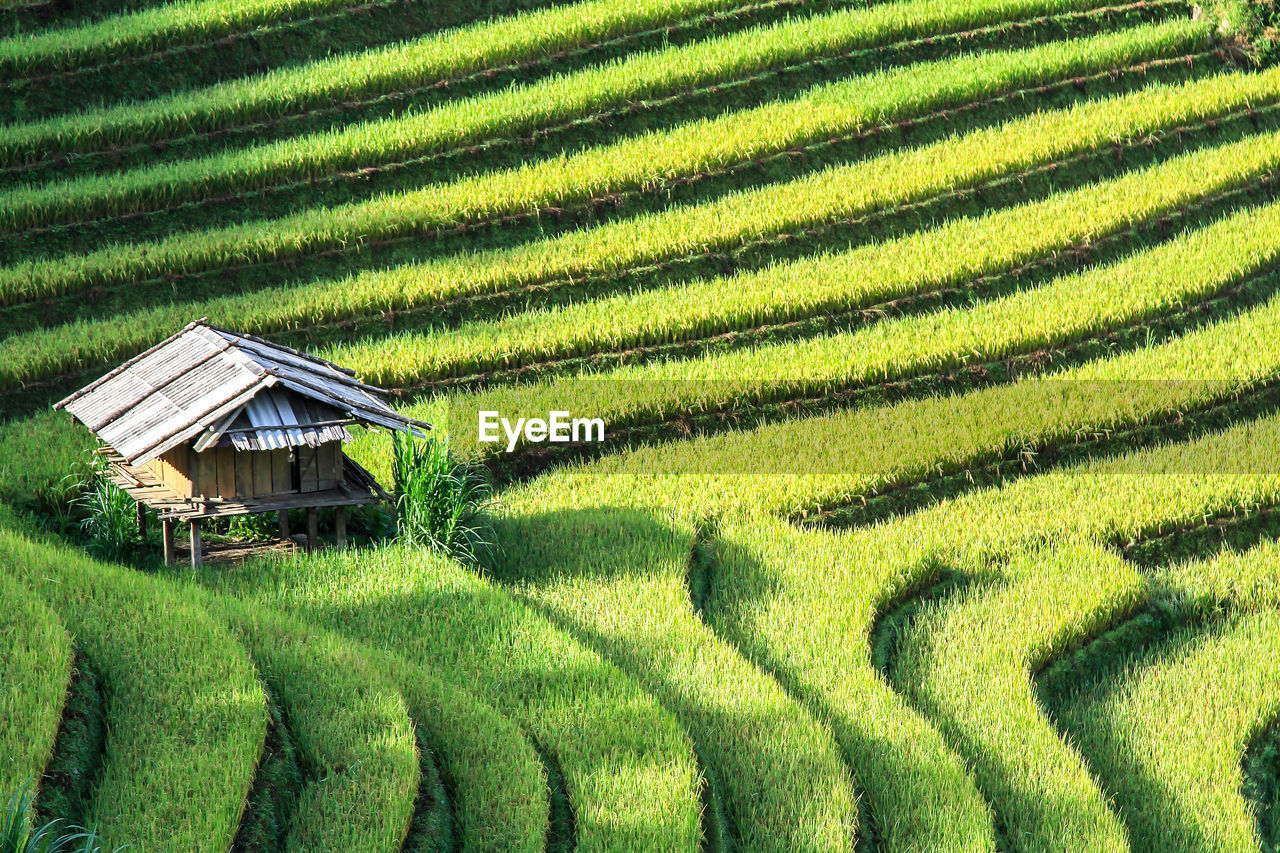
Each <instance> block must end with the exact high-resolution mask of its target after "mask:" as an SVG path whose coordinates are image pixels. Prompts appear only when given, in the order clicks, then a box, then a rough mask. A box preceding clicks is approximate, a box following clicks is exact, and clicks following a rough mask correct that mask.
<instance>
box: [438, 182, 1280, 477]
mask: <svg viewBox="0 0 1280 853" xmlns="http://www.w3.org/2000/svg"><path fill="white" fill-rule="evenodd" d="M1278 234H1280V205H1274V204H1273V205H1268V206H1265V207H1261V208H1256V209H1246V210H1243V211H1240V212H1238V213H1235V214H1233V215H1231V216H1229V217H1226V218H1223V219H1221V220H1219V221H1217V222H1215V223H1213V224H1211V225H1209V226H1206V227H1204V228H1201V229H1197V230H1194V231H1191V232H1189V233H1188V234H1185V235H1183V236H1180V237H1178V238H1176V239H1174V240H1171V241H1169V242H1167V243H1163V244H1160V245H1157V246H1156V247H1154V248H1151V249H1148V250H1145V251H1141V252H1137V253H1134V254H1132V255H1129V256H1127V257H1125V258H1123V259H1121V260H1120V261H1118V262H1116V263H1113V264H1110V265H1107V266H1102V267H1097V268H1093V269H1090V270H1087V271H1085V272H1081V273H1075V274H1071V275H1067V276H1063V277H1060V278H1057V279H1055V280H1053V281H1051V282H1049V283H1048V284H1045V285H1043V286H1041V287H1037V288H1034V289H1031V290H1027V291H1021V292H1017V293H1014V294H1012V295H1008V296H1004V297H1001V298H998V299H994V300H991V301H989V302H981V303H978V304H976V305H974V306H972V307H970V308H967V309H955V308H948V309H944V310H941V311H937V312H934V313H931V314H924V315H920V316H910V317H904V318H900V319H894V320H888V321H885V322H882V323H878V324H876V325H872V326H869V327H865V328H861V329H857V330H855V331H852V332H848V333H843V334H835V335H829V336H825V337H821V338H814V339H810V340H805V341H800V342H791V343H775V344H767V345H761V346H758V347H754V348H751V349H745V350H735V351H731V352H729V353H725V354H713V355H709V356H706V357H703V358H699V359H690V360H684V361H663V362H657V363H655V364H652V365H642V366H637V367H624V368H620V369H618V370H614V371H611V372H608V373H605V374H601V375H600V378H598V379H597V378H589V379H587V380H586V381H584V380H582V379H578V378H566V379H562V380H553V381H547V382H539V383H532V384H527V385H520V386H513V387H508V388H497V389H492V390H482V391H478V392H472V393H467V394H457V395H454V396H452V397H450V398H449V405H450V407H451V409H452V412H453V416H454V418H455V420H454V423H455V424H462V425H464V428H463V429H461V430H458V433H457V435H456V436H455V437H456V440H457V441H458V442H460V443H461V445H462V447H463V448H465V450H467V451H469V450H470V449H471V448H473V447H474V448H475V449H476V451H478V452H480V453H483V454H485V455H490V456H491V455H493V454H494V453H497V452H501V451H503V450H505V449H506V445H505V443H499V444H483V445H482V444H478V443H477V442H476V433H475V431H474V426H473V425H474V423H475V415H474V413H475V412H479V411H486V410H488V411H498V412H502V413H503V414H504V416H505V417H509V418H514V417H535V416H536V414H535V413H537V412H540V411H541V412H545V411H546V401H547V400H548V399H551V400H555V401H556V406H557V407H559V408H561V409H564V410H567V411H570V412H574V413H580V412H591V413H592V417H601V418H604V419H605V421H606V422H607V423H608V424H610V425H613V426H615V427H616V426H620V425H626V424H643V423H653V422H657V421H662V420H665V419H667V418H671V417H677V416H679V415H680V413H682V412H686V411H706V410H714V409H721V408H732V407H734V406H740V405H743V404H747V405H760V404H763V403H769V402H774V401H778V400H786V399H790V398H792V397H798V396H804V397H815V396H820V395H824V394H828V393H830V392H832V391H833V390H836V389H840V388H849V387H858V386H869V385H874V384H875V383H880V382H886V381H891V380H900V379H903V378H908V377H912V376H920V375H927V374H931V373H937V372H941V371H946V370H953V369H956V368H960V367H963V366H964V365H966V364H985V363H990V362H995V361H999V360H1001V359H1004V358H1007V357H1010V356H1013V355H1016V354H1020V353H1030V352H1037V351H1042V350H1048V349H1052V348H1055V347H1062V346H1064V345H1067V344H1071V343H1072V342H1075V341H1079V340H1084V339H1089V338H1092V337H1095V336H1098V335H1102V334H1105V333H1106V332H1108V331H1111V330H1114V329H1119V328H1124V327H1126V326H1129V325H1133V324H1136V323H1139V322H1142V321H1144V320H1148V319H1150V318H1152V317H1158V316H1160V315H1162V314H1166V313H1168V312H1171V311H1174V310H1176V309H1178V308H1180V307H1182V306H1184V305H1188V304H1196V303H1198V302H1201V301H1203V300H1205V299H1208V298H1210V297H1212V296H1213V295H1215V294H1216V293H1218V292H1220V291H1222V290H1223V289H1225V288H1227V287H1229V286H1230V285H1232V284H1236V283H1238V282H1241V281H1243V280H1245V279H1247V278H1249V277H1250V276H1252V275H1255V274H1257V273H1258V272H1260V271H1262V270H1264V269H1266V268H1269V267H1270V266H1271V265H1272V264H1273V263H1274V261H1275V259H1276V248H1275V247H1276V238H1277V235H1278ZM833 269H834V267H833ZM835 274H838V273H835ZM801 278H803V276H802V277H801ZM852 278H853V280H855V281H856V280H858V278H857V276H856V274H855V275H854V276H852ZM464 452H465V451H464Z"/></svg>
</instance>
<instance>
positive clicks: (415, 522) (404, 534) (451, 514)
mask: <svg viewBox="0 0 1280 853" xmlns="http://www.w3.org/2000/svg"><path fill="white" fill-rule="evenodd" d="M392 442H393V449H392V459H391V475H392V479H393V482H394V488H395V515H396V535H397V538H398V539H399V540H400V541H402V542H405V543H407V544H410V545H415V546H418V547H422V548H427V549H429V550H432V551H435V552H437V553H439V554H443V555H444V556H446V557H451V558H452V559H455V560H457V561H458V562H460V563H464V564H466V565H479V564H480V562H481V560H482V559H483V558H484V557H486V556H487V555H488V554H490V553H491V552H492V550H493V547H494V535H493V529H492V525H491V523H490V520H489V513H490V510H492V509H493V507H494V501H493V488H492V486H491V485H490V484H489V481H488V480H487V479H486V478H485V476H484V475H483V474H482V473H481V472H480V471H479V470H478V469H477V468H474V467H472V466H470V465H468V464H467V463H466V462H464V461H462V460H459V459H458V458H457V457H456V456H455V455H454V454H453V451H451V450H450V449H449V445H448V444H447V443H446V442H444V441H439V440H434V439H429V440H428V441H427V442H426V443H424V444H419V443H417V442H415V441H414V440H413V439H412V438H409V437H404V436H401V435H400V434H399V433H396V434H394V435H393V437H392Z"/></svg>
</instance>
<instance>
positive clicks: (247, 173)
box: [0, 21, 1269, 240]
mask: <svg viewBox="0 0 1280 853" xmlns="http://www.w3.org/2000/svg"><path fill="white" fill-rule="evenodd" d="M1205 38H1206V31H1205V27H1204V26H1203V25H1202V24H1201V23H1200V22H1194V21H1172V22H1168V23H1165V24H1158V25H1150V26H1141V27H1135V28H1132V29H1129V30H1125V31H1122V32H1119V33H1115V34H1106V35H1101V36H1096V37H1093V38H1089V39H1081V40H1078V41H1066V42H1058V43H1051V44H1046V45H1042V46H1038V47H1034V48H1029V49H1026V50H1018V51H1003V52H993V53H988V54H981V55H976V56H973V55H971V56H962V57H959V58H957V59H953V60H943V61H939V62H933V63H928V64H922V65H916V66H911V67H909V68H904V69H894V70H888V71H884V72H879V73H876V74H871V75H867V76H863V77H857V78H854V79H852V80H848V81H840V82H834V83H829V84H824V85H820V86H817V87H815V88H814V89H812V90H810V91H808V92H806V93H804V94H803V95H801V96H800V97H797V98H793V99H789V100H784V101H778V102H772V103H768V104H766V105H764V106H761V107H758V108H755V109H750V110H744V111H742V112H738V113H731V114H729V115H726V116H722V117H719V118H715V119H709V120H703V121H695V122H690V123H687V124H684V125H681V126H679V127H677V128H675V129H672V130H669V131H656V132H652V133H648V134H644V135H642V136H638V137H634V138H630V139H624V140H621V141H619V142H616V143H614V144H612V145H609V146H606V147H603V148H601V149H598V150H588V151H584V152H581V153H578V154H573V155H567V156H562V157H558V158H554V159H550V160H546V161H542V162H536V163H533V164H530V165H527V166H525V167H522V168H518V169H512V170H508V171H503V172H498V173H495V174H488V175H481V176H478V177H474V178H470V179H464V180H460V181H456V182H453V183H449V184H442V185H430V186H428V187H425V188H423V189H421V190H413V191H409V192H405V193H399V194H395V195H390V196H386V197H382V198H377V199H374V200H373V201H371V202H365V203H362V205H361V204H360V203H358V204H356V205H349V206H347V207H346V208H336V209H334V210H332V211H329V212H327V213H324V214H322V213H320V212H319V211H314V210H313V211H307V212H305V213H302V214H299V215H298V216H295V217H291V219H293V220H294V221H299V220H303V221H307V222H308V224H309V226H310V230H315V229H316V228H317V226H318V225H319V223H318V222H317V221H316V219H317V217H321V218H328V217H336V218H337V222H341V221H343V220H349V218H350V216H351V215H352V214H354V213H356V212H357V211H361V210H362V209H363V210H364V211H365V215H366V216H369V215H370V214H373V215H374V216H375V217H376V219H377V220H381V222H380V224H381V226H382V227H381V228H380V229H379V230H382V231H384V233H385V232H386V231H387V230H388V227H389V226H390V227H395V226H396V224H397V223H398V229H397V230H400V231H401V232H403V229H404V228H405V227H407V226H409V224H410V222H412V226H413V228H414V230H421V229H423V228H426V227H431V226H432V225H443V224H447V223H449V222H461V221H475V220H479V219H486V218H494V217H497V216H501V215H503V214H507V213H513V212H517V211H527V210H533V209H536V208H538V207H543V206H547V205H552V204H557V205H561V204H566V203H572V202H580V201H585V200H587V199H590V198H593V197H596V196H601V195H605V194H609V193H616V192H621V191H627V190H638V189H643V188H646V187H648V188H653V187H655V186H659V185H661V184H663V183H665V182H667V181H671V180H674V179H678V178H680V177H684V176H688V175H693V174H699V173H702V172H707V171H712V170H716V169H723V168H725V167H727V166H729V165H731V164H734V163H738V162H741V161H742V160H744V159H749V158H753V157H760V156H762V155H764V154H767V153H771V152H779V151H785V150H787V149H789V148H793V147H796V146H802V145H804V144H806V143H811V142H814V141H817V140H823V139H827V138H829V137H832V136H836V135H840V134H848V133H850V132H853V131H856V130H858V129H860V128H866V127H871V126H875V125H877V124H880V123H882V122H886V121H893V120H895V119H901V118H906V117H909V116H913V115H919V114H921V113H925V112H928V111H930V110H937V109H941V108H945V107H948V106H959V105H962V104H965V103H968V102H970V101H973V100H977V99H980V98H982V97H987V96H990V95H993V94H997V93H999V92H1007V91H1010V90H1014V89H1018V88H1020V87H1023V86H1028V85H1033V84H1038V83H1046V82H1049V81H1051V80H1055V79H1059V78H1061V77H1062V76H1064V75H1068V74H1077V75H1078V74H1088V73H1090V72H1098V71H1104V70H1108V69H1111V68H1114V67H1116V66H1122V65H1128V64H1130V63H1133V62H1136V61H1140V60H1151V59H1157V58H1161V57H1170V56H1176V55H1179V54H1182V53H1185V52H1187V51H1188V50H1192V49H1195V48H1196V47H1197V46H1202V45H1203V44H1204V42H1205ZM661 67H666V66H665V65H663V66H661ZM611 68H612V69H614V73H619V71H618V69H625V68H626V66H625V64H624V65H617V66H611ZM584 73H586V72H584ZM1259 79H1263V78H1259ZM1267 79H1269V78H1267ZM555 85H560V86H564V87H565V88H564V90H563V91H562V92H559V93H558V94H557V95H556V96H554V97H552V96H549V95H547V94H546V93H545V92H543V91H539V93H538V95H537V97H536V98H534V100H533V101H532V102H531V103H539V104H540V103H544V102H550V103H555V102H559V101H563V100H564V99H566V98H571V99H575V100H576V99H578V98H583V97H587V96H588V94H589V93H590V92H591V91H592V89H593V88H594V87H592V86H587V85H585V84H583V82H582V81H579V80H575V79H574V78H573V77H569V78H566V79H565V80H563V81H558V80H557V79H552V80H548V81H545V82H543V83H538V84H534V85H533V86H531V87H529V89H530V91H534V90H537V89H538V87H547V86H555ZM1212 88H1213V87H1212V86H1211V87H1210V89H1212ZM522 92H524V90H521V89H514V90H511V94H509V95H494V96H490V98H491V100H490V101H481V102H479V103H476V102H472V101H460V102H458V103H457V104H447V105H444V106H442V107H439V108H438V109H436V110H431V111H428V112H426V113H423V114H421V115H420V116H409V117H405V118H398V119H389V120H386V121H380V122H372V123H365V124H360V125H355V126H353V127H351V128H347V129H343V130H340V131H335V132H332V133H324V134H316V135H311V136H305V137H302V138H300V139H296V140H284V141H281V142H277V143H272V144H269V145H266V146H263V147H261V148H260V149H248V150H246V151H244V152H238V151H236V152H229V153H226V154H221V155H217V156H215V157H211V158H204V159H198V160H192V161H188V162H181V163H174V164H164V165H160V166H156V167H155V168H153V169H146V168H144V169H140V170H134V171H130V172H125V173H123V174H120V175H105V176H92V177H85V178H81V179H78V180H74V181H69V182H66V183H62V184H59V185H57V186H56V187H43V188H41V187H36V188H23V189H16V190H13V191H10V192H6V193H4V194H0V228H2V229H4V230H6V231H21V230H23V229H28V228H36V227H40V226H47V225H52V224H58V223H64V224H65V223H74V222H77V221H78V220H81V219H84V218H93V217H111V216H117V215H122V214H126V213H129V212H133V211H138V210H145V209H147V208H149V207H154V206H157V205H159V206H169V205H173V204H177V203H183V202H191V201H198V200H200V199H202V198H205V197H207V196H209V195H221V194H224V193H226V192H230V191H244V190H252V189H255V188H262V187H267V186H277V185H279V184H281V183H284V182H288V181H302V182H306V181H310V180H312V179H314V178H316V177H319V176H322V175H324V174H328V173H330V172H332V171H334V170H337V169H343V168H356V167H359V166H362V165H373V164H380V163H386V162H388V161H394V160H397V159H403V158H404V157H406V156H410V155H421V154H423V153H426V152H430V151H439V150H445V149H447V148H449V147H452V146H455V145H457V144H459V143H460V142H465V141H467V140H469V139H473V138H474V137H472V136H469V135H468V134H469V133H472V132H473V131H470V130H468V128H470V127H472V126H473V123H475V124H478V125H480V126H482V127H483V126H486V122H485V118H484V116H485V114H486V113H487V112H490V111H492V113H493V114H494V115H495V116H499V117H505V118H506V120H510V117H512V116H519V115H521V114H522V113H523V112H525V111H527V110H528V109H531V107H529V106H528V105H525V106H519V107H514V108H513V107H512V106H508V105H506V104H504V103H502V100H503V99H504V98H507V99H511V98H516V97H518V96H519V95H520V94H521V93H522ZM491 103H492V104H493V105H492V106H490V104H491ZM1167 108H1168V105H1167V104H1166V109H1167ZM513 109H514V111H513ZM1190 111H1191V112H1192V113H1193V114H1195V113H1199V114H1202V115H1203V114H1210V113H1212V112H1213V111H1214V106H1212V105H1211V103H1204V104H1196V105H1195V106H1193V107H1191V110H1190ZM569 112H573V108H570V110H569ZM490 121H492V120H490ZM489 127H490V130H489V131H486V133H492V132H493V131H494V130H496V128H495V127H493V126H492V125H489ZM974 165H977V164H974ZM258 228H259V226H256V225H255V226H254V227H253V229H251V230H255V231H256V230H258ZM243 229H244V227H241V230H243ZM231 230H235V229H234V228H233V229H229V231H231ZM213 233H215V234H216V233H217V232H213ZM228 233H229V232H228ZM393 233H394V232H393ZM205 239H206V240H207V239H208V236H206V237H205Z"/></svg>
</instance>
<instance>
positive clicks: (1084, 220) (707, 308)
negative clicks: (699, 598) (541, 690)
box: [328, 134, 1280, 386]
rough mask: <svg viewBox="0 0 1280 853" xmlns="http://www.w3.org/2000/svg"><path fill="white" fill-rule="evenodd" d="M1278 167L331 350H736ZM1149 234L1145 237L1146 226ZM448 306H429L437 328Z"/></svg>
mask: <svg viewBox="0 0 1280 853" xmlns="http://www.w3.org/2000/svg"><path fill="white" fill-rule="evenodd" d="M1278 166H1280V135H1276V134H1270V135H1266V136H1259V137H1253V138H1250V139H1247V140H1245V141H1243V142H1240V143H1236V144H1233V145H1228V146H1225V147H1223V148H1218V149H1212V150H1207V151H1201V152H1197V153H1195V154H1192V155H1188V156H1184V157H1178V158H1174V159H1172V160H1170V161H1168V162H1166V163H1162V164H1160V165H1159V166H1156V167H1153V168H1150V169H1147V170H1143V171H1140V172H1137V173H1133V174H1129V175H1126V176H1125V177H1123V178H1121V179H1119V180H1116V181H1112V182H1107V183H1102V184H1096V185H1090V186H1086V187H1085V188H1083V189H1080V190H1074V191H1071V192H1066V193H1060V194H1057V195H1055V196H1052V197H1050V198H1049V199H1047V200H1045V201H1043V202H1037V203H1033V204H1029V205H1024V206H1021V207H1015V208H1012V209H1007V210H1001V211H999V212H996V213H992V214H988V215H986V216H984V217H980V218H965V219H959V220H952V221H951V222H948V223H946V224H945V225H943V226H942V227H941V228H938V229H936V230H933V231H925V232H917V233H914V234H911V235H910V236H907V237H903V238H900V239H898V240H894V241H889V242H884V243H874V244H871V245H868V246H863V247H859V248H857V249H855V250H853V251H851V252H844V253H833V254H829V255H822V256H818V257H816V258H811V259H805V260H802V261H794V262H790V263H781V264H778V265H776V266H772V267H769V268H766V269H765V270H763V271H761V272H752V273H747V274H743V275H737V276H730V277H725V278H719V279H702V280H695V281H693V282H692V283H689V284H682V285H678V286H674V287H666V288H661V289H655V290H646V291H641V292H639V293H630V294H626V295H622V296H616V297H610V298H606V299H601V300H598V301H590V302H580V303H575V304H571V305H569V306H565V307H554V308H550V309H547V310H545V311H540V312H533V313H528V314H516V315H513V316H510V317H508V318H504V319H501V320H490V321H481V322H473V323H467V324H464V325H462V326H460V327H458V328H457V329H453V330H449V331H448V332H443V331H441V330H438V329H437V330H436V331H435V332H434V333H431V334H412V333H405V332H401V333H400V334H397V335H396V336H395V337H393V338H389V339H387V340H385V341H369V342H365V343H360V344H354V345H345V346H339V347H333V348H331V349H330V350H328V352H329V353H330V354H331V356H332V357H333V358H334V360H335V361H338V362H339V363H353V364H360V365H362V366H363V369H364V372H365V375H366V376H369V377H370V378H371V380H372V381H374V382H377V383H379V384H382V385H396V386H404V385H419V384H422V383H429V382H432V381H433V380H436V379H451V378H465V377H468V376H471V375H474V374H482V375H483V374H488V373H490V372H493V371H504V370H512V369H518V368H529V367H534V368H536V367H539V366H544V365H549V364H553V363H556V362H570V364H569V365H565V366H572V362H573V360H578V361H579V362H580V363H588V362H589V363H590V364H591V365H593V366H594V365H600V366H604V365H605V364H607V363H608V360H607V359H606V358H602V356H605V355H607V354H609V353H615V352H616V353H634V351H635V350H637V349H642V348H656V349H658V350H659V351H660V352H661V353H662V354H663V355H665V354H667V353H669V352H672V351H673V350H677V349H678V347H679V345H681V344H683V345H690V344H696V343H698V342H708V343H711V342H714V343H715V344H716V345H717V348H718V349H719V348H724V347H726V346H733V345H735V344H734V341H733V338H734V336H741V338H742V339H743V344H745V345H752V344H757V343H761V342H764V341H767V340H768V339H769V338H770V337H772V338H775V339H776V338H784V337H786V335H785V331H786V329H785V324H791V323H796V322H797V321H800V320H804V319H809V318H823V317H826V316H828V315H837V316H838V315H845V314H849V313H851V312H862V314H860V316H862V315H865V316H866V318H867V319H868V320H870V319H876V318H880V317H884V316H887V315H888V314H890V313H891V312H892V311H893V309H895V308H906V307H908V306H911V305H914V304H922V305H923V306H931V305H936V304H937V303H938V302H940V301H942V299H943V297H944V296H945V295H946V294H947V291H952V292H953V295H954V296H960V295H961V294H970V295H972V296H975V297H976V296H981V295H983V294H984V293H999V292H1000V291H1001V290H1002V289H1004V290H1007V289H1009V288H1010V284H1009V280H1012V281H1013V282H1015V285H1014V286H1015V287H1016V288H1019V289H1023V288H1027V287H1029V286H1030V281H1029V280H1031V281H1034V280H1035V278H1036V277H1038V276H1033V275H1032V271H1033V270H1034V269H1035V268H1036V267H1037V266H1041V267H1043V266H1048V267H1049V269H1051V270H1052V269H1054V268H1055V267H1056V266H1060V265H1062V264H1063V260H1062V259H1061V258H1060V255H1066V256H1068V257H1069V258H1074V257H1076V256H1078V255H1081V254H1087V257H1088V260H1089V261H1090V262H1092V263H1097V262H1098V260H1099V258H1098V254H1100V252H1101V250H1102V249H1104V248H1105V247H1106V242H1105V241H1107V240H1111V239H1116V240H1118V241H1119V242H1120V247H1119V248H1118V249H1113V250H1111V251H1121V252H1122V251H1123V250H1124V248H1125V247H1126V245H1125V242H1124V241H1123V240H1122V239H1120V238H1123V237H1125V236H1132V235H1133V234H1134V233H1135V231H1137V229H1139V228H1140V224H1142V223H1146V222H1147V221H1148V220H1151V219H1163V218H1164V217H1169V219H1167V220H1164V221H1165V224H1164V225H1163V226H1151V229H1152V230H1155V228H1157V227H1161V228H1164V229H1169V228H1172V224H1171V223H1172V221H1173V219H1174V218H1176V219H1179V220H1182V221H1183V222H1184V223H1185V220H1186V219H1187V218H1188V214H1189V213H1190V212H1191V209H1192V208H1193V207H1194V206H1195V205H1198V204H1206V205H1207V206H1209V209H1210V211H1211V212H1212V213H1221V212H1222V208H1221V207H1218V206H1217V205H1216V204H1214V203H1215V202H1224V201H1225V202H1227V203H1230V201H1232V200H1234V199H1236V198H1238V197H1239V195H1241V194H1243V193H1242V191H1241V188H1239V187H1238V186H1235V184H1236V182H1240V181H1242V179H1243V180H1247V181H1250V182H1252V181H1253V180H1255V179H1256V177H1257V176H1258V175H1264V176H1265V177H1264V178H1263V180H1264V181H1266V182H1268V183H1269V182H1270V174H1271V170H1273V169H1275V168H1276V167H1278ZM1251 187H1252V184H1251ZM1201 194H1203V195H1201ZM1206 196H1207V198H1206ZM1188 202H1190V203H1189V204H1188ZM1135 223H1138V224H1135ZM1010 235H1011V236H1010ZM1144 236H1146V239H1147V241H1152V240H1153V238H1152V236H1150V231H1148V232H1146V235H1144ZM1156 239H1158V238H1156ZM1141 242H1142V241H1139V245H1141ZM1128 248H1133V246H1129V247H1128ZM1040 275H1043V273H1041V274H1040ZM991 279H994V281H991ZM1002 280H1003V283H1002ZM953 301H955V300H954V299H953ZM895 303H897V304H895ZM448 307H449V306H448V305H447V304H446V305H439V306H437V307H436V308H435V311H434V316H435V321H436V322H437V323H438V322H440V318H441V314H442V313H443V310H447V308H448ZM815 325H816V324H815ZM757 330H758V331H757ZM753 332H754V333H753ZM689 349H690V350H692V351H694V352H696V351H697V348H696V347H695V346H689ZM526 372H533V371H526ZM483 378H485V379H489V378H491V377H487V376H486V377H483Z"/></svg>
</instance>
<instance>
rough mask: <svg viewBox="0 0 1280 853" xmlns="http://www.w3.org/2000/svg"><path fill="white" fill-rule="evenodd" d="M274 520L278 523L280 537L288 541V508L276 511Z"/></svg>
mask: <svg viewBox="0 0 1280 853" xmlns="http://www.w3.org/2000/svg"><path fill="white" fill-rule="evenodd" d="M276 520H277V521H278V522H279V524H280V538H281V539H283V540H285V541H286V542H287V541H289V510H287V509H282V510H280V511H279V512H277V513H276Z"/></svg>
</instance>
